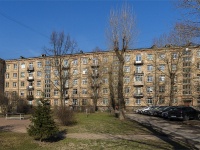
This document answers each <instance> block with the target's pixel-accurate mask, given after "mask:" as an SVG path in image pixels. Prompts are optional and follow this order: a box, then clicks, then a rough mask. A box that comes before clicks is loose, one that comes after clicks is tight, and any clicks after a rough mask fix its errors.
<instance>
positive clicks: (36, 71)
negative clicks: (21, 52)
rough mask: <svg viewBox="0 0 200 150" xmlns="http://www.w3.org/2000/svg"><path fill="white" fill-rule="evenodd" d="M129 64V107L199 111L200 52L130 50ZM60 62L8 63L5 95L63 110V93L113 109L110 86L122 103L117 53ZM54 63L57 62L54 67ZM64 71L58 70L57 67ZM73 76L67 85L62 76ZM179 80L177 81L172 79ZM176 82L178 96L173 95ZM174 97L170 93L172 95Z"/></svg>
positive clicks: (68, 100) (73, 101) (67, 98)
mask: <svg viewBox="0 0 200 150" xmlns="http://www.w3.org/2000/svg"><path fill="white" fill-rule="evenodd" d="M124 58H125V65H124V97H125V101H126V106H127V108H130V109H132V108H134V107H135V108H136V107H141V106H147V105H155V104H156V105H169V100H170V95H171V96H172V97H173V102H172V104H173V105H191V106H198V105H199V104H200V103H199V101H198V99H199V95H200V87H199V83H200V64H199V63H200V47H199V46H196V47H165V48H159V49H158V48H150V49H138V50H129V51H127V52H126V54H125V56H124ZM52 61H55V57H47V56H45V55H43V56H41V57H35V58H23V57H22V58H20V59H15V60H6V73H5V82H4V83H5V93H6V94H8V93H14V94H17V95H19V96H20V97H21V98H24V99H27V100H28V102H29V104H33V105H34V104H36V102H37V100H38V99H39V98H41V97H42V96H44V97H45V98H47V99H49V100H50V102H51V105H52V106H54V105H60V102H61V101H60V98H61V96H60V91H61V90H62V91H63V97H62V98H63V101H64V103H65V104H66V105H68V106H70V105H76V106H84V105H93V104H94V101H95V99H96V100H97V107H99V108H102V109H103V108H107V107H108V106H109V105H110V94H111V91H110V85H112V86H113V92H114V98H115V100H116V102H117V101H118V99H117V78H118V71H117V70H118V60H117V57H116V56H115V55H114V53H113V52H98V53H80V54H74V55H66V56H62V57H59V58H56V61H58V63H62V69H61V70H62V71H61V72H62V74H60V71H59V69H58V68H59V67H57V68H56V67H53V66H52ZM54 63H55V62H54ZM58 66H59V65H58ZM66 74H67V76H68V78H67V79H65V80H62V81H63V82H64V83H63V86H64V88H61V85H62V84H61V83H60V81H61V80H60V78H59V76H64V75H66ZM173 77H174V78H173ZM172 79H174V80H175V81H174V82H173V83H174V84H173V91H174V92H173V94H172V92H170V91H172V88H171V86H172V84H171V83H172ZM170 93H171V94H170Z"/></svg>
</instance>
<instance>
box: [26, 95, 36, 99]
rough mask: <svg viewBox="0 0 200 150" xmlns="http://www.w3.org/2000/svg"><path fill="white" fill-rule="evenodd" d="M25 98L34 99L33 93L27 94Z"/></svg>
mask: <svg viewBox="0 0 200 150" xmlns="http://www.w3.org/2000/svg"><path fill="white" fill-rule="evenodd" d="M26 98H27V100H33V99H34V96H33V95H27V97H26Z"/></svg>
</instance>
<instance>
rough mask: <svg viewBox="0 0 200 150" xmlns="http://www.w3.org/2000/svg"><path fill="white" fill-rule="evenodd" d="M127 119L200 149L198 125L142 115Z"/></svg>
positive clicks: (132, 115)
mask: <svg viewBox="0 0 200 150" xmlns="http://www.w3.org/2000/svg"><path fill="white" fill-rule="evenodd" d="M126 117H127V118H129V119H131V120H135V121H137V122H139V123H141V124H142V125H145V126H148V127H151V128H152V129H154V130H156V131H159V132H161V133H164V134H167V135H169V136H170V137H171V138H173V139H176V140H180V141H183V142H185V143H188V144H191V145H193V146H194V147H195V148H196V149H200V126H198V125H187V124H184V123H181V122H173V121H167V120H164V119H162V118H157V117H152V116H145V115H140V114H126Z"/></svg>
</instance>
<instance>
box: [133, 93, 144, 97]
mask: <svg viewBox="0 0 200 150" xmlns="http://www.w3.org/2000/svg"><path fill="white" fill-rule="evenodd" d="M133 97H135V98H141V97H144V95H143V93H134V94H133Z"/></svg>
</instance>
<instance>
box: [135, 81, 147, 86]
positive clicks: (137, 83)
mask: <svg viewBox="0 0 200 150" xmlns="http://www.w3.org/2000/svg"><path fill="white" fill-rule="evenodd" d="M133 86H144V82H143V81H134V83H133Z"/></svg>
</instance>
